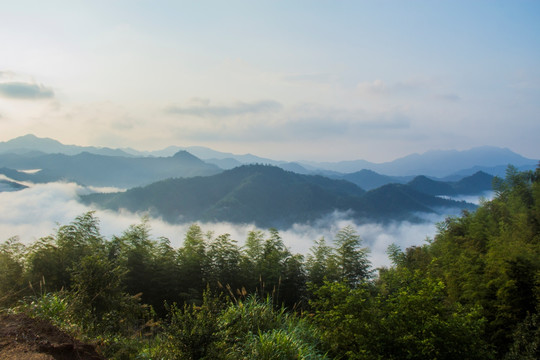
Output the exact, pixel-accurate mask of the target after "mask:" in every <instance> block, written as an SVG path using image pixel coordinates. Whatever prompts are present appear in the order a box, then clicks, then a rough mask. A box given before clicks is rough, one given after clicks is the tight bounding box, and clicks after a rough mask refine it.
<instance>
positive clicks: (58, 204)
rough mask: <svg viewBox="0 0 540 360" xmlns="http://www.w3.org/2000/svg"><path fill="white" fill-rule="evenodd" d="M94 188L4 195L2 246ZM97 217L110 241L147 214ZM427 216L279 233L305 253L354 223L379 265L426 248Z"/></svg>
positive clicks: (27, 238) (65, 219)
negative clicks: (396, 252)
mask: <svg viewBox="0 0 540 360" xmlns="http://www.w3.org/2000/svg"><path fill="white" fill-rule="evenodd" d="M92 190H97V189H91V190H90V189H88V188H84V187H82V186H79V185H77V184H74V183H48V184H38V185H32V186H31V187H30V188H27V189H24V190H21V191H15V192H2V193H0V242H3V241H5V240H7V239H8V238H10V237H12V236H19V238H20V239H21V241H22V242H23V243H26V244H28V243H31V242H32V241H35V240H37V239H39V238H40V237H44V236H47V235H50V234H52V233H54V232H55V230H56V229H57V228H58V227H59V226H61V225H65V224H68V223H70V222H72V221H73V220H74V219H75V217H76V216H78V215H81V214H83V213H85V212H87V211H89V210H95V209H94V208H90V207H88V206H86V205H83V204H81V203H79V202H78V201H77V199H78V195H80V194H86V193H89V192H90V191H92ZM104 190H106V191H111V190H112V189H104ZM476 200H478V199H476ZM476 202H477V201H476ZM445 214H456V211H455V210H451V209H450V210H448V211H446V212H445ZM96 216H97V217H98V218H99V220H100V226H101V233H102V234H103V235H104V236H106V237H107V238H110V237H111V236H112V235H120V234H121V233H122V232H123V231H124V230H126V229H127V228H128V227H129V226H130V225H132V224H138V223H140V222H141V218H142V216H143V214H134V213H130V212H127V211H124V212H113V211H109V210H97V211H96ZM425 218H426V222H425V223H421V224H413V223H410V222H399V223H393V224H391V225H385V226H383V225H380V224H362V225H358V224H355V223H354V222H353V221H351V220H349V219H347V215H346V214H343V213H334V214H332V215H329V216H327V217H326V218H324V219H321V220H320V221H318V222H317V223H316V224H314V225H305V224H296V225H294V226H293V227H292V228H291V229H289V230H286V231H285V230H282V231H280V234H281V236H282V238H283V241H284V242H285V244H286V245H287V246H288V247H289V248H290V250H291V251H292V252H294V253H302V254H307V253H308V252H309V248H310V247H311V246H313V242H314V241H315V240H317V239H319V238H321V237H322V236H324V237H325V239H327V240H328V241H329V240H331V239H333V237H334V235H335V234H336V232H337V231H338V230H339V229H341V228H343V227H345V226H347V225H352V226H354V227H355V228H356V229H357V231H358V234H359V235H360V236H361V238H362V240H363V241H364V244H365V246H367V247H369V248H370V250H371V254H370V257H371V261H372V264H373V265H374V266H375V267H378V266H384V265H389V263H390V262H389V260H388V258H387V256H386V253H385V251H386V248H387V247H388V245H390V244H391V243H396V244H397V245H399V246H400V247H401V248H402V249H405V248H407V247H409V246H412V245H421V244H423V243H424V242H425V240H426V238H431V237H433V236H434V235H435V232H436V225H435V223H436V222H437V221H441V220H443V219H444V216H443V215H430V216H427V217H425ZM149 223H150V226H151V235H152V236H153V237H154V238H158V237H160V236H164V237H167V238H168V239H169V240H170V241H171V243H172V245H173V246H174V247H179V246H181V245H182V242H183V239H184V235H185V233H186V230H187V228H188V227H189V225H190V224H185V225H171V224H169V223H166V222H164V221H162V220H161V219H155V218H151V219H150V221H149ZM200 225H201V227H202V229H203V230H204V231H205V232H206V231H213V232H214V234H215V235H220V234H224V233H229V234H231V236H232V238H233V239H235V240H237V241H238V243H239V244H242V243H243V242H244V240H245V238H246V235H247V233H248V232H249V231H250V230H253V229H254V228H255V227H254V226H253V225H249V224H247V225H236V224H230V223H201V224H200Z"/></svg>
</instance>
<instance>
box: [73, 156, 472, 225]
mask: <svg viewBox="0 0 540 360" xmlns="http://www.w3.org/2000/svg"><path fill="white" fill-rule="evenodd" d="M383 188H384V187H383ZM385 189H386V190H385ZM385 189H382V190H381V189H376V190H372V191H369V192H366V191H365V190H363V189H361V188H360V187H358V186H357V185H355V184H353V183H351V182H348V181H346V180H340V179H329V178H326V177H323V176H317V175H302V174H296V173H293V172H290V171H285V170H283V169H281V168H279V167H275V166H270V165H243V166H240V167H237V168H234V169H232V170H226V171H224V172H222V173H219V174H216V175H212V176H206V177H195V178H184V179H167V180H163V181H159V182H156V183H153V184H150V185H148V186H145V187H137V188H133V189H130V190H127V191H126V192H122V193H113V194H110V193H109V194H90V195H86V196H83V197H82V200H83V202H85V203H87V204H96V205H98V206H100V207H104V208H108V209H113V210H119V209H122V208H125V209H127V210H130V211H133V212H140V211H143V212H144V211H149V212H150V214H151V215H153V216H160V217H162V218H164V219H165V220H166V221H169V222H172V223H177V222H192V221H228V222H233V223H254V224H256V225H257V226H261V227H277V228H287V227H290V226H292V225H293V224H295V223H309V222H313V221H316V220H318V219H320V218H321V217H324V216H326V215H328V214H330V213H332V212H335V211H340V212H344V213H346V212H348V213H350V215H351V216H352V217H353V218H354V219H355V220H357V221H359V222H362V221H380V222H385V221H394V220H410V221H418V220H419V218H418V217H417V216H416V215H414V214H413V212H426V213H437V210H436V209H437V208H442V207H452V208H468V209H470V208H474V205H472V204H468V203H464V202H457V201H453V200H448V199H441V198H437V197H435V196H431V195H428V194H423V193H420V192H418V191H416V190H415V189H413V188H411V187H410V186H408V185H402V184H391V185H386V188H385ZM388 214H390V215H391V217H388Z"/></svg>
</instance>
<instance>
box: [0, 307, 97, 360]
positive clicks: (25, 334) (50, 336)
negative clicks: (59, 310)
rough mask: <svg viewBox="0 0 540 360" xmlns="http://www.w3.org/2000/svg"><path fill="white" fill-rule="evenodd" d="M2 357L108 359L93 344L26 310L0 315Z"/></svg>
mask: <svg viewBox="0 0 540 360" xmlns="http://www.w3.org/2000/svg"><path fill="white" fill-rule="evenodd" d="M0 359H2V360H15V359H21V360H25V359H29V360H67V359H81V360H105V358H104V357H102V356H100V355H99V354H98V353H97V352H96V350H95V348H94V347H93V346H92V345H89V344H84V343H82V342H80V341H78V340H76V339H74V338H73V337H71V336H69V335H68V334H66V333H65V332H63V331H62V330H60V329H58V328H57V327H55V326H53V325H52V324H50V323H49V322H47V321H44V320H39V319H34V318H31V317H29V316H27V315H24V314H9V315H0Z"/></svg>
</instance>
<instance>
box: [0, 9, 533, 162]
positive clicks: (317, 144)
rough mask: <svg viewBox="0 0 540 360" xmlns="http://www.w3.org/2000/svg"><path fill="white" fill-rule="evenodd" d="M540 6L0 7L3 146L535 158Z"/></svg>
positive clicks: (321, 156)
mask: <svg viewBox="0 0 540 360" xmlns="http://www.w3.org/2000/svg"><path fill="white" fill-rule="evenodd" d="M539 65H540V2H539V1H532V0H531V1H517V0H516V1H427V0H426V1H402V0H394V1H317V0H310V1H293V0H291V1H140V0H130V1H24V0H20V1H2V0H0V141H5V140H8V139H10V138H13V137H16V136H20V135H24V134H26V133H34V134H36V135H38V136H46V137H52V138H56V139H58V140H60V141H62V142H64V143H70V144H73V143H75V144H82V145H97V146H111V147H124V146H131V147H135V148H139V149H157V148H162V147H165V146H168V145H180V146H188V145H203V146H209V147H212V148H214V149H216V150H222V151H230V152H235V153H246V152H251V153H254V154H257V155H260V156H265V157H271V158H275V159H284V160H295V159H296V160H298V159H309V160H349V159H359V158H363V159H367V160H371V161H386V160H392V159H394V158H397V157H400V156H403V155H407V154H410V153H413V152H425V151H427V150H431V149H468V148H471V147H475V146H481V145H494V146H501V147H508V148H510V149H512V150H514V151H516V152H519V153H521V154H523V155H525V156H528V157H532V158H540V145H539V143H540V141H539V140H540V136H539V134H540V66H539Z"/></svg>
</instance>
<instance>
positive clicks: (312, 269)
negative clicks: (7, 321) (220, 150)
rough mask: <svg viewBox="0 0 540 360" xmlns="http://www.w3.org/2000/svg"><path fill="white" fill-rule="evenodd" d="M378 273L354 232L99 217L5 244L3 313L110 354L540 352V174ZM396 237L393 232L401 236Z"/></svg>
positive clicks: (513, 179) (443, 226)
mask: <svg viewBox="0 0 540 360" xmlns="http://www.w3.org/2000/svg"><path fill="white" fill-rule="evenodd" d="M493 189H494V191H495V197H494V198H493V199H492V200H490V201H483V202H482V203H481V205H480V206H479V207H478V209H476V210H474V211H464V212H463V213H462V214H461V215H460V216H457V217H449V218H447V219H446V220H445V221H443V222H441V223H439V224H438V230H437V234H436V235H435V236H434V237H433V239H427V241H426V242H425V243H424V244H423V245H421V246H415V247H411V248H407V249H400V248H399V247H398V246H397V245H392V246H390V247H389V248H388V250H387V253H388V256H389V258H390V260H391V261H392V265H391V266H389V267H385V268H374V267H373V266H372V264H371V263H370V262H369V251H368V249H367V248H366V247H365V246H364V244H363V243H362V240H361V237H360V235H359V234H358V233H356V232H355V230H354V228H352V227H345V228H343V229H341V230H340V231H339V232H337V233H336V234H335V237H334V238H333V239H324V238H320V239H314V242H313V246H312V248H311V249H310V251H309V252H308V253H307V254H305V255H300V254H294V253H292V252H291V251H290V250H289V249H288V248H287V247H286V246H285V244H284V241H283V239H282V237H281V235H280V233H279V231H278V230H276V229H269V230H267V231H260V230H254V231H252V232H250V233H249V235H248V236H247V238H246V239H242V240H243V241H242V244H243V245H242V246H240V245H239V244H238V243H237V241H236V240H235V239H233V238H232V237H231V236H230V235H229V234H214V233H211V232H205V230H204V229H202V228H201V227H200V226H199V225H197V224H193V225H192V226H191V227H190V228H189V231H188V232H187V233H186V235H185V237H184V240H183V244H182V246H181V247H179V248H174V247H173V246H171V243H170V241H169V240H168V239H167V238H154V237H153V236H151V232H150V230H151V229H150V228H149V225H148V223H147V221H146V220H144V219H143V220H142V221H141V223H140V224H135V225H132V226H130V227H129V228H128V229H126V230H125V231H124V232H123V233H122V234H119V235H117V236H112V237H111V238H106V237H104V236H103V235H102V234H101V232H100V227H99V219H98V218H97V217H96V216H95V215H94V213H92V212H89V213H85V214H82V215H80V216H79V217H77V218H76V219H74V220H73V222H71V223H70V224H67V225H62V226H59V227H58V229H57V230H55V233H54V234H52V235H49V236H45V237H43V238H40V239H39V240H37V241H36V242H35V243H32V244H29V245H24V244H23V243H22V242H21V241H20V240H19V239H18V238H17V237H14V238H9V239H7V240H5V241H4V242H3V243H1V244H0V311H1V312H4V313H26V314H28V315H30V316H32V317H38V318H42V319H46V320H48V321H50V322H51V323H53V324H54V325H56V326H58V327H60V328H62V329H64V330H65V331H67V332H69V333H70V334H74V335H75V336H76V337H78V338H80V339H84V340H85V341H89V342H91V343H93V344H96V346H97V348H98V350H99V351H100V352H101V353H102V354H103V355H104V356H105V357H106V358H107V359H538V358H540V344H539V342H540V319H539V310H540V167H538V168H537V169H536V171H528V172H519V171H517V170H516V169H515V168H513V167H509V168H508V170H507V175H506V177H505V178H504V179H503V178H495V179H494V181H493ZM396 241H399V239H397V240H396Z"/></svg>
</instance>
